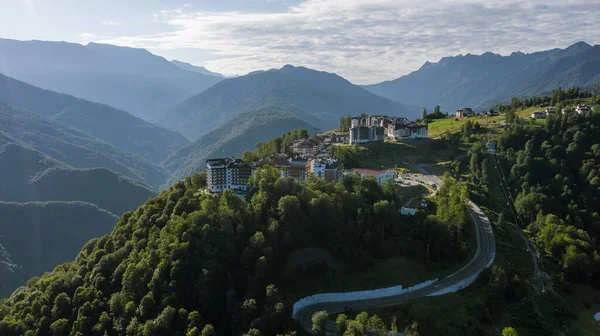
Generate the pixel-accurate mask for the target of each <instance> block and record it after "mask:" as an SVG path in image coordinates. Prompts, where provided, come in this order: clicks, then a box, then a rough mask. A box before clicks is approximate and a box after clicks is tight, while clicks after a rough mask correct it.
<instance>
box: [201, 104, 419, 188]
mask: <svg viewBox="0 0 600 336" xmlns="http://www.w3.org/2000/svg"><path fill="white" fill-rule="evenodd" d="M427 137H428V127H427V125H426V124H419V123H415V122H411V121H409V120H408V119H406V118H400V117H390V116H384V115H373V116H367V115H361V116H358V117H351V118H350V125H349V127H348V130H347V131H332V132H327V133H323V134H316V135H313V136H310V137H308V138H305V139H299V140H296V141H294V142H293V143H292V145H291V148H289V149H290V150H289V151H287V150H285V149H282V151H281V153H277V154H273V155H270V156H268V157H265V158H263V159H260V160H258V161H254V162H246V161H244V160H242V159H240V158H214V159H208V160H207V161H206V171H207V190H208V191H209V192H212V193H220V192H222V191H224V190H233V191H235V192H236V193H239V194H244V193H246V192H247V191H248V188H249V187H250V186H249V184H248V181H249V179H250V177H251V176H252V174H253V173H254V170H255V169H256V168H257V167H260V166H263V165H270V166H272V167H275V168H277V169H278V170H279V172H280V174H281V176H282V177H292V178H294V179H297V180H299V181H304V180H306V179H307V178H308V177H310V176H314V177H318V178H323V179H325V180H327V181H337V180H339V179H340V178H341V177H343V176H344V175H345V174H352V173H358V174H360V175H361V176H373V177H374V178H375V179H376V180H377V183H379V184H382V183H383V182H384V181H387V180H394V179H395V177H396V173H395V172H394V171H392V170H373V169H349V170H345V169H344V167H342V165H341V164H340V163H339V162H338V160H337V159H336V158H334V157H333V156H332V154H331V151H330V148H331V146H336V145H339V144H350V145H360V144H367V143H372V142H383V141H384V140H385V139H386V138H387V139H390V140H395V141H399V140H407V139H425V138H427ZM287 152H291V153H292V155H288V154H286V153H287Z"/></svg>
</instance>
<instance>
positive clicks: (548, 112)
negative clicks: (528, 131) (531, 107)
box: [531, 106, 564, 119]
mask: <svg viewBox="0 0 600 336" xmlns="http://www.w3.org/2000/svg"><path fill="white" fill-rule="evenodd" d="M563 111H564V109H563ZM553 115H556V108H555V107H552V106H550V107H546V109H545V110H544V111H533V113H532V114H531V118H532V119H545V118H546V117H549V116H553Z"/></svg>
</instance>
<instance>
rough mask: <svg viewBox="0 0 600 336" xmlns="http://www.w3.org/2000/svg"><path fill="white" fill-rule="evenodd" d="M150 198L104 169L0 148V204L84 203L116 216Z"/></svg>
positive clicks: (147, 192)
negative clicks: (89, 167)
mask: <svg viewBox="0 0 600 336" xmlns="http://www.w3.org/2000/svg"><path fill="white" fill-rule="evenodd" d="M153 195H155V192H154V191H153V190H151V189H150V188H149V187H147V186H145V185H143V184H141V183H139V182H136V181H134V180H132V179H130V178H127V177H125V176H122V175H119V174H117V173H115V172H112V171H110V170H108V169H105V168H93V169H75V168H73V167H70V166H68V165H66V164H63V163H61V162H58V161H56V160H54V159H52V158H50V157H48V156H47V155H44V154H42V153H40V152H37V151H35V150H32V149H29V148H25V147H22V146H19V145H16V144H8V145H4V146H1V145H0V201H5V202H29V201H85V202H89V203H93V204H95V205H97V206H98V207H100V208H102V209H106V210H108V211H110V212H112V213H114V214H118V215H120V214H122V213H123V212H125V211H129V210H134V209H135V208H137V207H138V206H139V205H141V204H143V203H144V202H145V201H146V200H147V199H148V198H150V197H152V196H153Z"/></svg>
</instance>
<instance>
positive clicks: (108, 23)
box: [100, 20, 121, 26]
mask: <svg viewBox="0 0 600 336" xmlns="http://www.w3.org/2000/svg"><path fill="white" fill-rule="evenodd" d="M100 24H101V25H103V26H120V25H121V22H117V21H111V20H108V21H100Z"/></svg>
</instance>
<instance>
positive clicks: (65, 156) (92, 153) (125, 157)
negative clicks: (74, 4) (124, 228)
mask: <svg viewBox="0 0 600 336" xmlns="http://www.w3.org/2000/svg"><path fill="white" fill-rule="evenodd" d="M0 134H1V136H0V145H2V144H4V143H8V142H15V143H18V144H21V145H24V146H27V147H31V148H33V149H35V150H38V151H40V152H42V153H44V154H47V155H49V156H51V157H53V158H55V159H57V160H59V161H61V162H64V163H66V164H68V165H70V166H73V167H75V168H97V167H104V168H107V169H111V170H113V171H115V172H117V173H120V174H123V175H125V176H128V177H131V178H134V179H137V180H140V181H142V182H145V183H147V184H148V185H151V186H155V187H156V186H158V185H161V184H162V183H164V181H165V178H166V173H165V172H164V170H163V169H162V168H160V167H158V166H156V165H154V164H152V163H150V162H149V161H146V160H144V159H142V158H141V157H139V156H136V155H133V154H131V153H129V152H125V151H123V150H121V149H118V148H116V147H113V146H112V145H110V144H108V143H105V142H101V141H99V140H97V139H95V138H93V137H91V136H89V135H87V134H85V133H82V132H80V131H77V130H74V129H72V128H69V127H67V126H65V125H63V124H58V123H55V122H52V121H50V120H49V119H46V118H43V117H41V116H40V115H38V114H36V113H32V112H29V111H25V110H21V109H18V108H15V107H12V106H8V105H4V104H2V103H0Z"/></svg>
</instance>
